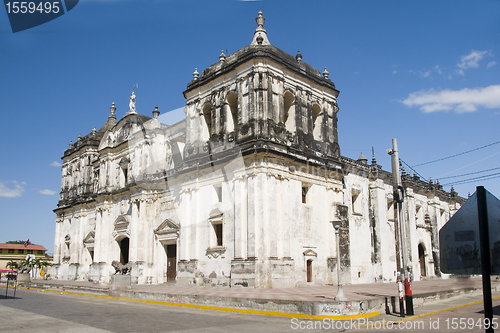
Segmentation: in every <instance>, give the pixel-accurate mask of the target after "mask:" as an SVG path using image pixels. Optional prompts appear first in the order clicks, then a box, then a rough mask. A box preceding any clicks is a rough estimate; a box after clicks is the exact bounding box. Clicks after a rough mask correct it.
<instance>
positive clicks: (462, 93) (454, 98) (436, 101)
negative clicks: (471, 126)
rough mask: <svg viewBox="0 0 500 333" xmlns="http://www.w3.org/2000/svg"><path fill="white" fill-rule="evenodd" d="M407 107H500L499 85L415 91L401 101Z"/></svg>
mask: <svg viewBox="0 0 500 333" xmlns="http://www.w3.org/2000/svg"><path fill="white" fill-rule="evenodd" d="M402 102H403V104H405V105H406V106H408V107H414V106H416V107H419V109H420V110H422V111H424V112H425V113H431V112H436V111H451V110H453V111H455V112H456V113H464V112H474V111H476V110H477V108H479V107H485V108H489V109H493V108H500V85H491V86H488V87H484V88H476V89H469V88H464V89H462V90H442V91H436V90H434V89H431V90H429V91H424V90H421V91H417V92H414V93H411V94H409V95H408V98H406V99H405V100H403V101H402Z"/></svg>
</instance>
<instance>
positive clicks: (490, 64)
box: [486, 61, 497, 68]
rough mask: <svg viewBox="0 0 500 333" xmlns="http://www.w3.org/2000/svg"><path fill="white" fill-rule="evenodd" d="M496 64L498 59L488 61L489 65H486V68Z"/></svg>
mask: <svg viewBox="0 0 500 333" xmlns="http://www.w3.org/2000/svg"><path fill="white" fill-rule="evenodd" d="M496 64H497V62H496V61H490V62H489V63H488V65H486V68H490V67H493V66H495V65H496Z"/></svg>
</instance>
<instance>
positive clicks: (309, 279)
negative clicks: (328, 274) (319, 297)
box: [307, 259, 313, 282]
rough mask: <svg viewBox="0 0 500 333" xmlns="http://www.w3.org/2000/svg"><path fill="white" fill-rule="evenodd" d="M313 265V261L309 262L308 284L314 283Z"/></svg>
mask: <svg viewBox="0 0 500 333" xmlns="http://www.w3.org/2000/svg"><path fill="white" fill-rule="evenodd" d="M312 263H313V261H312V260H311V259H309V260H307V282H313V277H312Z"/></svg>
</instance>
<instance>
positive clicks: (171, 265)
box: [167, 244, 177, 282]
mask: <svg viewBox="0 0 500 333" xmlns="http://www.w3.org/2000/svg"><path fill="white" fill-rule="evenodd" d="M176 265H177V245H175V244H174V245H167V281H168V282H170V281H175V277H176V276H177V267H176Z"/></svg>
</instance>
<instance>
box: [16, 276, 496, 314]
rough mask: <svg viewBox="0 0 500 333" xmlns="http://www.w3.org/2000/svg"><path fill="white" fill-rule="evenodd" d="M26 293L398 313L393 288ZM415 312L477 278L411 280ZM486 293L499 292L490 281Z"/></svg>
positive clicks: (52, 283)
mask: <svg viewBox="0 0 500 333" xmlns="http://www.w3.org/2000/svg"><path fill="white" fill-rule="evenodd" d="M21 286H24V287H27V288H31V289H47V290H60V291H66V292H78V293H87V294H93V295H107V296H111V297H122V298H131V299H136V300H146V301H156V302H167V303H177V304H192V305H199V306H205V307H207V306H208V307H221V308H231V309H242V310H253V311H271V312H279V313H288V314H304V315H310V316H311V315H312V316H315V317H317V316H328V317H338V318H339V319H340V317H346V316H349V317H353V316H375V315H379V314H385V313H386V312H396V311H399V309H398V307H399V302H398V301H397V299H396V296H397V285H396V283H372V284H355V285H345V286H343V289H344V294H345V295H346V297H347V299H348V301H347V302H338V301H335V300H334V298H335V295H336V293H337V286H308V287H296V288H275V289H255V288H242V287H240V288H225V287H201V286H196V285H188V286H178V285H175V284H158V285H132V286H131V289H118V290H112V288H111V285H108V284H96V283H92V282H84V281H61V280H34V281H32V282H31V283H27V284H24V285H21ZM412 289H413V303H414V306H415V307H419V306H423V305H428V304H433V303H436V302H439V301H440V300H443V299H448V298H451V297H455V296H460V295H464V294H470V295H473V294H481V293H482V281H481V277H480V276H477V277H466V278H452V279H445V280H437V279H436V280H426V281H415V282H413V283H412ZM492 289H493V290H500V282H497V281H496V280H494V279H493V281H492Z"/></svg>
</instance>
